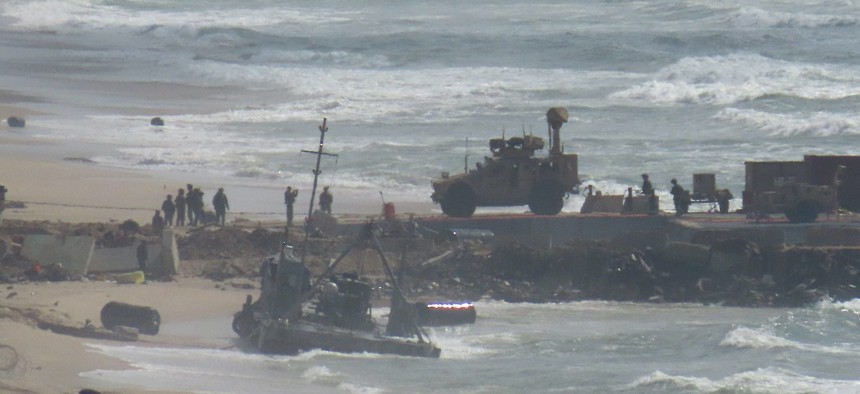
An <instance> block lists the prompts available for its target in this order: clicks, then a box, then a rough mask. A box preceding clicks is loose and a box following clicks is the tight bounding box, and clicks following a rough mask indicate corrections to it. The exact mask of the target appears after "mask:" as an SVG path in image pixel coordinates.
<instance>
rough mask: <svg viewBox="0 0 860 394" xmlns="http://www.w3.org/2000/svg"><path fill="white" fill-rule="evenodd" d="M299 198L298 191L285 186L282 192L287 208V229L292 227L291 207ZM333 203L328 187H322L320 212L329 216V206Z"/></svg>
mask: <svg viewBox="0 0 860 394" xmlns="http://www.w3.org/2000/svg"><path fill="white" fill-rule="evenodd" d="M298 196H299V189H297V188H296V189H293V187H292V186H287V190H286V191H285V192H284V205H286V206H287V227H292V225H293V212H294V210H293V206H294V205H295V204H296V198H298ZM333 203H334V196H333V195H332V194H331V192H330V191H329V190H328V186H325V187H323V191H322V193H320V201H319V206H320V210H321V211H323V212H325V213H327V214H329V215H331V205H332V204H333Z"/></svg>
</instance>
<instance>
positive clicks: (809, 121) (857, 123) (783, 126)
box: [714, 108, 860, 137]
mask: <svg viewBox="0 0 860 394" xmlns="http://www.w3.org/2000/svg"><path fill="white" fill-rule="evenodd" d="M714 119H716V120H721V121H727V122H729V123H736V124H742V125H747V126H752V127H754V128H756V129H759V130H762V131H764V132H765V133H767V134H768V135H770V136H780V137H787V136H813V137H830V136H838V135H860V116H857V115H854V114H838V113H827V112H817V113H813V114H793V113H792V114H779V113H768V112H762V111H756V110H752V109H738V108H725V109H723V110H720V111H719V112H718V113H717V114H716V115H714Z"/></svg>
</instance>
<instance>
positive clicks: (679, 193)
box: [669, 178, 690, 216]
mask: <svg viewBox="0 0 860 394" xmlns="http://www.w3.org/2000/svg"><path fill="white" fill-rule="evenodd" d="M669 192H670V193H672V202H674V203H675V215H678V216H681V215H683V214H685V213H687V209H688V208H689V207H690V193H689V192H687V191H686V190H684V188H683V187H681V185H679V184H678V180H677V179H675V178H672V190H670V191H669Z"/></svg>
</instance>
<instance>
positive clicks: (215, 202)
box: [212, 187, 230, 226]
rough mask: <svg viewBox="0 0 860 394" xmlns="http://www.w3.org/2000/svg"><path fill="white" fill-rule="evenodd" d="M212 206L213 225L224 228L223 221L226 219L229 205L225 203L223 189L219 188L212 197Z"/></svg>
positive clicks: (225, 197) (225, 196)
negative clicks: (213, 212)
mask: <svg viewBox="0 0 860 394" xmlns="http://www.w3.org/2000/svg"><path fill="white" fill-rule="evenodd" d="M212 206H213V207H215V223H216V224H219V225H221V226H224V221H225V219H226V218H227V211H228V210H229V209H230V203H229V202H228V201H227V195H226V194H224V188H223V187H219V188H218V191H217V192H215V196H214V197H212Z"/></svg>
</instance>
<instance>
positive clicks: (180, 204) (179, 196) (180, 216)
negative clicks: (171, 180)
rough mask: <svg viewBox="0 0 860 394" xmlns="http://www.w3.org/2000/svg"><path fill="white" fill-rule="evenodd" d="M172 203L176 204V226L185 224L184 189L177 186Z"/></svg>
mask: <svg viewBox="0 0 860 394" xmlns="http://www.w3.org/2000/svg"><path fill="white" fill-rule="evenodd" d="M173 205H174V206H176V227H179V226H184V225H185V189H183V188H179V190H177V192H176V198H175V199H174V200H173Z"/></svg>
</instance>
